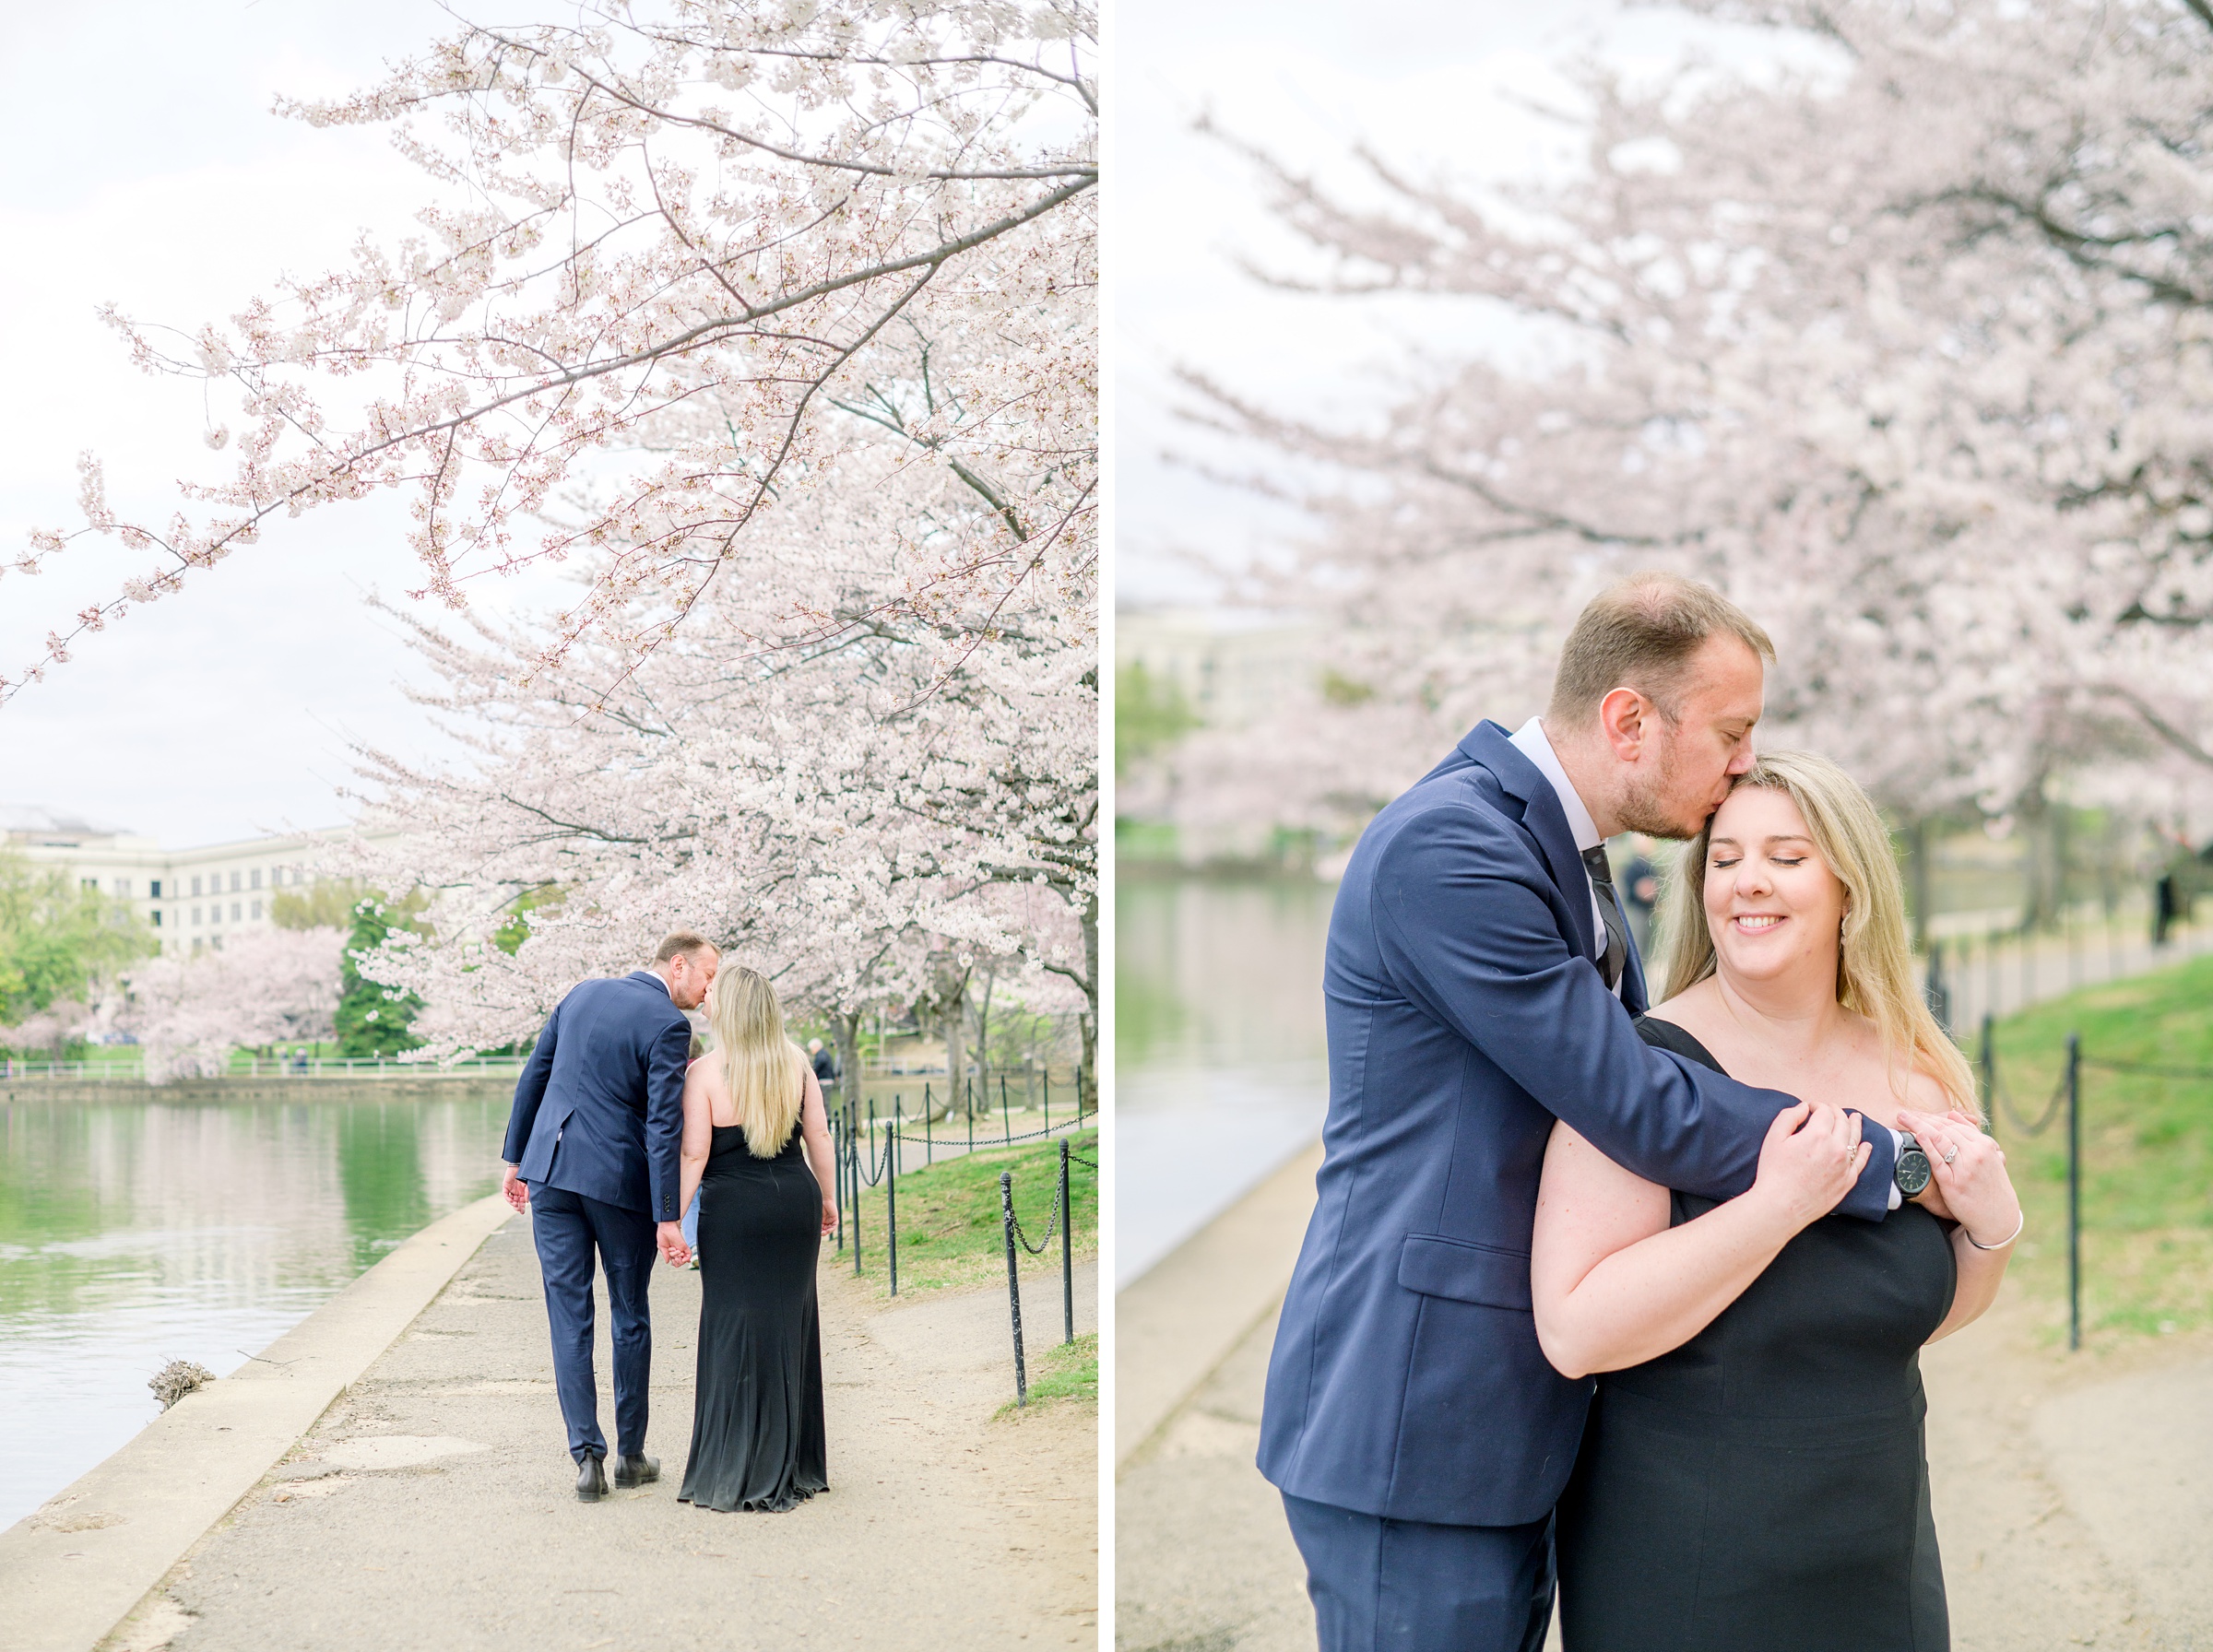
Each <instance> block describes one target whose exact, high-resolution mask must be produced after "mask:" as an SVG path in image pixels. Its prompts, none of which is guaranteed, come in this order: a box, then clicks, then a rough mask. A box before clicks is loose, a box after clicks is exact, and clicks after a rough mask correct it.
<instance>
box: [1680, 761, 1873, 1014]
mask: <svg viewBox="0 0 2213 1652" xmlns="http://www.w3.org/2000/svg"><path fill="white" fill-rule="evenodd" d="M1845 898H1846V897H1845V891H1844V885H1843V883H1842V882H1841V881H1840V879H1838V877H1837V875H1836V874H1835V873H1834V872H1832V871H1830V870H1829V869H1828V862H1826V861H1824V860H1823V859H1822V858H1821V853H1820V851H1819V850H1818V849H1817V848H1815V846H1814V838H1813V833H1812V832H1809V831H1808V830H1807V829H1806V824H1805V816H1804V815H1802V814H1801V813H1799V811H1798V805H1797V804H1796V802H1794V801H1793V799H1792V796H1791V795H1790V793H1788V792H1786V791H1781V790H1770V789H1769V788H1768V787H1766V786H1749V785H1746V786H1739V787H1737V789H1736V790H1734V792H1731V793H1730V794H1729V796H1728V797H1727V798H1726V799H1725V800H1724V801H1723V802H1722V807H1721V808H1720V809H1719V810H1717V811H1716V812H1715V814H1714V817H1713V833H1712V836H1711V838H1710V840H1709V841H1708V844H1707V851H1706V926H1707V928H1708V929H1709V931H1710V933H1711V934H1712V936H1713V948H1714V951H1715V953H1716V954H1717V958H1718V962H1719V966H1720V968H1721V969H1722V970H1723V971H1725V972H1726V973H1729V974H1730V975H1732V976H1734V977H1735V978H1737V979H1739V980H1743V981H1771V980H1774V979H1776V978H1777V977H1779V976H1782V975H1787V974H1791V973H1794V972H1796V971H1798V970H1800V969H1809V968H1810V969H1817V970H1820V971H1825V972H1826V973H1827V975H1828V978H1829V979H1831V980H1833V979H1834V978H1835V972H1836V964H1837V950H1838V946H1839V940H1840V938H1839V934H1838V931H1839V928H1840V926H1841V924H1842V922H1843V918H1844V908H1845Z"/></svg>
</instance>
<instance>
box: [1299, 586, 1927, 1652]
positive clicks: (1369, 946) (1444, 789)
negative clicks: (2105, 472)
mask: <svg viewBox="0 0 2213 1652" xmlns="http://www.w3.org/2000/svg"><path fill="white" fill-rule="evenodd" d="M1773 657H1774V648H1773V645H1772V644H1771V643H1769V641H1768V638H1767V635H1766V633H1765V632H1764V631H1761V630H1760V628H1759V627H1758V626H1757V624H1756V623H1754V621H1753V620H1752V619H1750V618H1749V617H1748V616H1747V615H1746V614H1745V613H1744V612H1743V611H1742V610H1741V609H1739V608H1736V607H1735V606H1734V604H1733V603H1731V602H1729V601H1728V600H1727V599H1726V598H1725V597H1723V596H1721V595H1720V594H1719V593H1718V592H1715V591H1713V590H1711V589H1710V588H1709V587H1707V586H1704V585H1701V584H1696V583H1695V582H1692V581H1689V580H1686V579H1682V578H1679V577H1677V576H1675V575H1673V574H1665V573H1644V574H1637V575H1632V576H1631V577H1630V578H1628V579H1627V580H1624V581H1623V582H1621V583H1620V584H1616V585H1615V586H1613V587H1612V588H1610V589H1608V590H1606V591H1604V592H1603V593H1602V594H1601V595H1600V596H1597V597H1596V598H1595V599H1593V601H1592V603H1591V604H1590V606H1589V607H1588V608H1585V609H1584V611H1583V613H1582V615H1581V617H1580V619H1578V620H1577V621H1576V624H1575V626H1574V628H1573V630H1572V631H1570V632H1569V634H1568V640H1567V643H1566V644H1565V646H1564V647H1563V649H1562V651H1561V655H1560V661H1559V666H1558V669H1557V672H1556V676H1555V678H1554V682H1553V690H1552V698H1551V702H1550V704H1549V706H1548V707H1547V708H1546V710H1545V713H1544V716H1543V717H1542V718H1541V719H1540V718H1534V717H1533V718H1531V719H1530V720H1529V721H1528V722H1527V723H1526V724H1524V725H1523V726H1522V727H1521V729H1519V730H1518V731H1515V732H1513V733H1510V734H1509V732H1508V731H1507V730H1506V729H1504V728H1502V727H1500V726H1497V724H1494V723H1488V722H1486V723H1483V724H1480V725H1478V726H1476V727H1475V728H1474V729H1473V731H1471V732H1470V733H1469V734H1468V736H1467V737H1465V738H1464V739H1462V741H1461V742H1460V745H1459V746H1458V747H1457V748H1456V749H1454V750H1452V751H1451V752H1450V753H1449V754H1448V755H1447V756H1446V758H1445V760H1444V761H1442V762H1440V763H1439V764H1438V766H1437V767H1436V768H1435V769H1433V770H1431V771H1430V773H1428V774H1427V775H1426V776H1425V777H1424V778H1423V779H1422V780H1421V781H1420V782H1419V783H1417V784H1416V785H1414V786H1413V787H1412V788H1411V789H1410V790H1409V791H1407V792H1406V793H1404V794H1403V795H1402V796H1400V797H1398V798H1397V799H1396V800H1394V801H1393V802H1392V803H1391V804H1390V805H1389V806H1388V807H1386V808H1384V809H1383V811H1382V812H1381V813H1380V814H1379V815H1378V816H1377V817H1376V819H1375V820H1373V821H1371V822H1370V823H1369V824H1368V827H1367V831H1366V832H1363V833H1362V834H1361V838H1360V841H1359V844H1358V845H1357V846H1356V847H1355V850H1354V852H1353V855H1352V858H1351V861H1350V862H1349V864H1348V865H1347V867H1346V868H1345V873H1344V879H1343V882H1342V884H1341V885H1340V886H1339V889H1338V894H1337V901H1336V906H1335V909H1334V911H1333V913H1332V915H1331V922H1330V937H1329V948H1328V952H1327V956H1326V962H1325V966H1324V976H1323V991H1324V995H1325V1000H1326V1011H1327V1016H1328V1027H1329V1047H1330V1108H1329V1115H1328V1119H1327V1123H1326V1124H1325V1126H1324V1129H1323V1134H1322V1145H1323V1160H1322V1165H1321V1169H1320V1174H1319V1175H1318V1177H1317V1195H1318V1198H1317V1203H1316V1208H1315V1212H1314V1215H1313V1218H1312V1220H1311V1221H1310V1222H1309V1223H1308V1229H1307V1237H1306V1243H1305V1245H1304V1246H1303V1248H1302V1249H1301V1251H1300V1254H1299V1258H1298V1264H1297V1267H1296V1271H1295V1272H1294V1274H1293V1277H1292V1281H1291V1286H1290V1290H1289V1292H1288V1294H1287V1295H1286V1297H1285V1299H1284V1308H1283V1314H1282V1318H1281V1321H1280V1324H1279V1328H1278V1330H1277V1333H1276V1339H1275V1347H1274V1351H1273V1353H1272V1358H1271V1360H1270V1363H1269V1370H1268V1387H1267V1398H1266V1403H1265V1407H1264V1410H1263V1412H1262V1421H1261V1427H1260V1471H1261V1472H1262V1473H1263V1474H1265V1475H1266V1476H1267V1477H1268V1479H1269V1480H1271V1481H1273V1482H1274V1484H1275V1485H1276V1487H1277V1488H1278V1490H1280V1491H1281V1492H1282V1493H1283V1497H1284V1512H1285V1515H1286V1516H1287V1518H1288V1520H1289V1524H1290V1527H1291V1531H1292V1535H1293V1537H1294V1538H1295V1539H1296V1541H1297V1544H1298V1547H1299V1551H1300V1553H1301V1554H1302V1555H1303V1556H1304V1558H1305V1560H1306V1563H1307V1570H1308V1592H1309V1594H1310V1595H1311V1596H1312V1598H1313V1601H1314V1609H1315V1617H1316V1622H1317V1627H1318V1631H1319V1637H1320V1646H1321V1647H1322V1649H1323V1652H1379V1649H1380V1648H1384V1647H1392V1648H1403V1649H1404V1652H1427V1649H1428V1648H1443V1647H1450V1648H1453V1649H1454V1652H1535V1648H1537V1647H1538V1646H1541V1645H1542V1644H1543V1641H1544V1633H1545V1628H1546V1625H1547V1622H1548V1621H1549V1619H1550V1617H1551V1612H1552V1600H1553V1509H1554V1504H1556V1502H1557V1500H1558V1498H1559V1495H1560V1493H1561V1491H1562V1489H1563V1488H1564V1487H1565V1486H1566V1485H1567V1483H1568V1475H1569V1472H1570V1471H1571V1470H1572V1469H1573V1468H1574V1466H1575V1458H1576V1448H1577V1445H1578V1442H1579V1441H1580V1439H1581V1437H1582V1434H1583V1423H1584V1417H1585V1412H1586V1411H1587V1410H1588V1408H1589V1406H1590V1401H1591V1394H1592V1382H1591V1379H1590V1378H1589V1377H1588V1376H1573V1377H1571V1376H1567V1375H1562V1374H1561V1373H1560V1372H1558V1371H1557V1370H1556V1369H1554V1368H1553V1366H1552V1365H1551V1364H1550V1363H1547V1361H1546V1359H1545V1357H1544V1350H1543V1348H1542V1347H1541V1346H1540V1345H1539V1343H1538V1339H1537V1331H1536V1324H1535V1320H1534V1317H1533V1312H1532V1295H1531V1281H1530V1244H1531V1235H1532V1232H1533V1227H1534V1224H1535V1221H1536V1209H1537V1183H1538V1175H1539V1172H1540V1170H1541V1168H1542V1166H1543V1162H1544V1151H1545V1144H1546V1142H1547V1141H1548V1140H1549V1139H1550V1138H1551V1135H1552V1131H1553V1127H1554V1124H1555V1122H1556V1120H1561V1121H1565V1122H1566V1123H1568V1125H1570V1126H1571V1127H1573V1128H1574V1129H1575V1131H1576V1132H1577V1134H1578V1135H1579V1136H1580V1137H1581V1138H1582V1139H1584V1140H1586V1141H1588V1142H1590V1143H1591V1144H1592V1146H1593V1147H1594V1148H1595V1149H1596V1150H1598V1151H1599V1152H1601V1153H1603V1154H1604V1155H1605V1156H1606V1157H1607V1158H1608V1159H1611V1160H1613V1161H1614V1162H1615V1163H1617V1164H1620V1165H1622V1166H1624V1167H1626V1168H1627V1170H1629V1171H1631V1172H1633V1173H1635V1174H1637V1175H1638V1176H1640V1177H1642V1178H1643V1179H1644V1180H1646V1181H1648V1182H1650V1183H1651V1184H1652V1185H1654V1186H1660V1187H1668V1188H1677V1189H1681V1190H1683V1191H1685V1192H1687V1193H1691V1194H1694V1195H1697V1196H1698V1197H1699V1198H1711V1199H1726V1198H1733V1197H1734V1196H1735V1195H1737V1194H1740V1193H1743V1192H1745V1191H1746V1189H1747V1188H1749V1187H1750V1186H1752V1184H1753V1180H1754V1175H1755V1173H1756V1172H1757V1169H1758V1165H1759V1159H1760V1154H1761V1150H1762V1147H1763V1144H1764V1143H1765V1142H1766V1140H1767V1139H1768V1137H1769V1127H1770V1126H1771V1125H1772V1124H1773V1122H1774V1120H1775V1118H1776V1116H1777V1115H1779V1114H1782V1113H1785V1112H1788V1111H1790V1110H1792V1109H1794V1108H1796V1107H1797V1106H1798V1102H1797V1100H1796V1098H1795V1097H1793V1096H1790V1095H1787V1094H1783V1093H1781V1092H1778V1091H1772V1090H1756V1089H1753V1088H1751V1087H1750V1086H1748V1085H1746V1084H1744V1083H1740V1082H1738V1081H1736V1080H1733V1079H1730V1078H1727V1077H1724V1076H1723V1075H1722V1074H1721V1073H1719V1072H1716V1071H1715V1070H1714V1069H1713V1068H1711V1067H1710V1066H1708V1065H1706V1064H1705V1063H1702V1062H1700V1061H1698V1059H1697V1058H1696V1057H1695V1056H1687V1055H1685V1054H1683V1053H1681V1052H1679V1051H1675V1050H1671V1049H1666V1048H1662V1047H1658V1046H1656V1045H1654V1044H1649V1043H1647V1042H1646V1041H1645V1040H1644V1039H1642V1038H1640V1037H1639V1034H1638V1032H1637V1029H1636V1027H1635V1025H1634V1024H1633V1020H1632V1018H1634V1017H1635V1016H1638V1015H1640V1014H1642V1013H1643V1011H1644V1009H1645V1008H1646V993H1645V981H1644V968H1643V964H1642V962H1640V960H1639V955H1638V951H1637V948H1636V944H1635V942H1634V940H1633V939H1632V938H1631V937H1630V935H1629V933H1628V926H1627V921H1626V920H1625V918H1624V916H1623V914H1622V909H1621V901H1620V897H1619V894H1618V893H1617V891H1615V887H1614V881H1613V877H1612V873H1611V870H1610V868H1609V867H1608V864H1607V861H1606V857H1605V847H1604V845H1605V840H1606V839H1607V838H1609V837H1612V836H1614V835H1615V834H1616V833H1619V832H1632V831H1633V832H1646V833H1649V834H1650V835H1651V836H1653V837H1658V838H1663V839H1673V840H1681V839H1686V838H1693V837H1696V836H1698V834H1699V833H1700V832H1702V831H1704V830H1705V828H1706V824H1707V821H1708V820H1709V819H1710V817H1711V816H1712V814H1713V812H1714V810H1715V809H1716V808H1719V807H1720V806H1721V804H1722V801H1723V799H1725V798H1727V797H1728V796H1729V795H1730V791H1731V787H1732V785H1734V781H1735V778H1736V777H1737V776H1738V775H1741V774H1743V773H1746V771H1747V770H1748V769H1750V768H1751V766H1752V761H1753V749H1752V730H1753V726H1754V725H1755V724H1757V722H1758V720H1759V716H1760V713H1761V711H1762V709H1763V703H1764V695H1765V680H1764V667H1763V664H1762V662H1763V660H1767V659H1772V658H1773ZM1820 1090H1821V1091H1822V1093H1820V1094H1817V1095H1816V1096H1814V1097H1812V1098H1810V1099H1811V1100H1813V1101H1814V1102H1815V1103H1816V1105H1815V1106H1814V1107H1813V1108H1812V1109H1810V1110H1808V1111H1807V1112H1806V1113H1805V1115H1804V1116H1805V1125H1804V1128H1805V1129H1806V1130H1812V1131H1814V1132H1815V1141H1816V1142H1821V1143H1826V1144H1828V1146H1829V1147H1830V1148H1831V1149H1833V1150H1834V1153H1835V1157H1836V1160H1837V1162H1838V1169H1839V1175H1838V1178H1837V1181H1836V1183H1835V1192H1834V1196H1832V1197H1840V1203H1839V1204H1838V1207H1837V1208H1838V1209H1841V1210H1842V1211H1844V1212H1845V1213H1846V1214H1848V1215H1851V1216H1852V1217H1855V1218H1858V1219H1860V1220H1861V1221H1863V1222H1864V1223H1866V1224H1870V1225H1872V1224H1876V1223H1879V1222H1881V1221H1882V1220H1883V1218H1884V1216H1885V1214H1886V1212H1887V1211H1888V1210H1889V1209H1892V1208H1893V1207H1894V1206H1895V1205H1896V1204H1897V1202H1898V1201H1899V1198H1903V1197H1908V1196H1910V1195H1911V1192H1912V1188H1911V1187H1903V1186H1900V1185H1899V1183H1897V1182H1896V1181H1895V1180H1894V1174H1895V1172H1896V1171H1897V1170H1898V1168H1899V1163H1900V1158H1899V1155H1900V1152H1901V1150H1902V1149H1903V1146H1904V1143H1903V1141H1902V1139H1901V1138H1899V1137H1898V1136H1896V1135H1894V1134H1893V1132H1892V1131H1890V1130H1888V1129H1884V1128H1880V1127H1875V1128H1870V1129H1868V1130H1867V1132H1866V1137H1867V1139H1866V1141H1865V1142H1864V1144H1863V1143H1862V1142H1861V1141H1860V1140H1859V1139H1858V1137H1859V1130H1860V1126H1859V1120H1858V1118H1857V1116H1855V1115H1844V1116H1840V1115H1839V1114H1838V1112H1837V1110H1836V1109H1835V1108H1834V1107H1833V1106H1832V1105H1831V1103H1838V1102H1846V1101H1850V1102H1852V1103H1853V1104H1855V1105H1858V1106H1861V1107H1862V1108H1864V1107H1865V1106H1867V1105H1869V1104H1872V1103H1874V1102H1875V1101H1876V1099H1877V1098H1876V1095H1875V1094H1872V1093H1871V1094H1868V1095H1864V1096H1863V1095H1861V1094H1860V1093H1859V1092H1858V1091H1842V1090H1840V1089H1838V1088H1837V1087H1834V1086H1831V1085H1828V1084H1827V1083H1823V1084H1822V1085H1821V1086H1820ZM1847 1143H1849V1144H1850V1146H1849V1150H1850V1152H1851V1154H1852V1165H1851V1170H1852V1174H1851V1175H1849V1176H1847V1175H1844V1174H1842V1160H1843V1157H1844V1155H1845V1153H1846V1151H1847V1146H1846V1144H1847ZM1807 1145H1808V1148H1809V1149H1810V1148H1811V1147H1812V1145H1813V1144H1812V1143H1809V1144H1807ZM1920 1160H1921V1155H1920V1154H1919V1153H1918V1152H1913V1153H1910V1154H1908V1156H1907V1160H1906V1162H1907V1163H1908V1164H1909V1165H1910V1164H1912V1163H1915V1162H1919V1161H1920ZM1919 1185H1920V1184H1919V1183H1918V1182H1916V1183H1915V1184H1914V1186H1919ZM1847 1289H1848V1290H1852V1289H1856V1287H1848V1288H1847ZM1834 1305H1835V1307H1836V1309H1837V1311H1838V1312H1840V1313H1845V1314H1856V1313H1859V1312H1861V1311H1863V1310H1864V1306H1865V1304H1860V1303H1857V1302H1854V1301H1852V1300H1851V1299H1850V1298H1846V1299H1843V1300H1840V1301H1839V1302H1838V1303H1837V1304H1834ZM1830 1426H1831V1427H1832V1429H1834V1430H1836V1431H1839V1432H1840V1433H1841V1434H1844V1435H1845V1437H1846V1439H1847V1441H1848V1442H1849V1439H1850V1437H1851V1434H1852V1425H1851V1424H1850V1423H1849V1422H1834V1423H1832V1424H1831V1425H1830ZM1870 1432H1871V1434H1872V1432H1873V1431H1872V1430H1871V1431H1870ZM1895 1535H1896V1540H1897V1543H1898V1545H1899V1548H1900V1549H1901V1550H1903V1549H1904V1548H1906V1547H1907V1546H1909V1545H1910V1544H1911V1541H1912V1538H1913V1532H1912V1529H1911V1524H1910V1522H1902V1523H1901V1527H1900V1529H1899V1531H1898V1532H1897V1533H1896V1534H1895Z"/></svg>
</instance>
